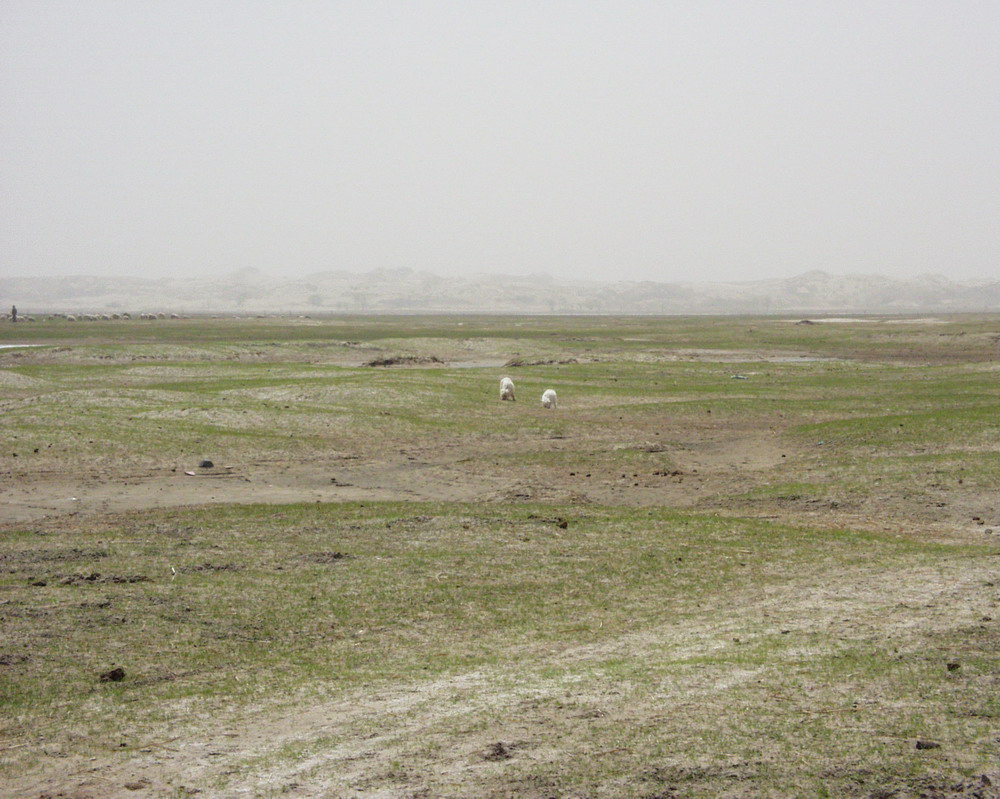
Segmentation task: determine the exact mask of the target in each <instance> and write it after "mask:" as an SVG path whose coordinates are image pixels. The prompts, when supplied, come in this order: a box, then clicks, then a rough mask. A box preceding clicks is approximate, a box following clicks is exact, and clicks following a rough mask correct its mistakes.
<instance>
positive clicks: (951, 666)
mask: <svg viewBox="0 0 1000 799" xmlns="http://www.w3.org/2000/svg"><path fill="white" fill-rule="evenodd" d="M960 668H962V664H960V663H949V664H948V671H958V670H959V669H960Z"/></svg>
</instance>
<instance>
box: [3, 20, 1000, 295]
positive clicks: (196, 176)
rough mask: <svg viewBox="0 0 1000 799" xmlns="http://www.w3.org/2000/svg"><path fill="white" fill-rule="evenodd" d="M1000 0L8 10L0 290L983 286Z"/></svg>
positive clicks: (997, 150) (987, 265) (999, 67)
mask: <svg viewBox="0 0 1000 799" xmlns="http://www.w3.org/2000/svg"><path fill="white" fill-rule="evenodd" d="M998 41H1000V3H997V2H957V3H956V2H950V3H949V2H919V1H917V2H903V1H902V0H900V1H899V2H861V1H860V0H843V1H841V2H794V1H792V0H789V1H787V2H755V1H753V0H751V1H750V2H702V1H700V0H698V1H696V0H691V1H690V2H688V1H686V0H685V1H682V2H639V1H638V0H636V1H635V2H628V1H627V0H626V1H622V0H618V1H617V2H555V1H552V2H545V1H542V2H520V1H519V0H518V1H515V2H493V3H486V2H482V3H480V2H469V1H468V0H456V1H455V2H440V1H426V2H420V1H418V2H382V1H380V0H365V1H364V2H361V0H358V1H357V2H301V1H295V2H287V3H273V2H264V1H263V0H262V1H261V2H256V1H251V0H247V1H246V2H212V1H211V0H209V1H207V2H194V1H192V0H180V1H176V0H174V1H172V2H169V3H167V2H155V1H154V2H141V3H132V2H125V1H118V2H95V1H94V0H81V1H80V2H52V1H51V0H4V2H3V3H2V4H0V150H2V161H0V164H2V165H0V185H2V189H0V216H2V222H0V276H7V277H10V276H30V275H44V276H49V275H69V274H95V275H135V276H139V275H142V276H167V275H172V276H210V275H215V274H219V275H221V274H225V273H229V272H233V271H235V270H239V269H243V268H247V267H252V268H256V269H260V270H262V271H263V272H265V273H268V274H270V275H274V276H282V275H287V276H299V275H305V274H309V273H311V272H319V271H324V270H330V269H338V270H339V269H345V270H350V271H368V270H371V269H376V268H381V267H386V268H400V267H409V268H412V269H418V270H428V271H432V272H436V273H438V274H443V275H463V274H472V273H479V272H507V273H517V274H525V273H535V272H543V273H549V274H551V275H553V276H556V277H559V278H564V279H566V278H588V279H599V280H609V279H624V280H657V281H676V280H711V281H716V280H750V279H759V278H765V277H787V276H790V275H794V274H797V273H800V272H804V271H807V270H811V269H823V270H826V271H830V272H835V273H856V272H872V273H878V274H884V275H887V276H897V277H906V276H914V275H918V274H921V273H925V272H933V273H942V274H946V275H948V276H950V277H952V278H956V279H966V278H996V277H998V276H1000V144H998V143H1000V47H997V42H998Z"/></svg>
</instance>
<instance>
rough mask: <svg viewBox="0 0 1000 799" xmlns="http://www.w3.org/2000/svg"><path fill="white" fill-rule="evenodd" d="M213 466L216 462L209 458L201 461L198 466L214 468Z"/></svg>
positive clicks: (200, 467)
mask: <svg viewBox="0 0 1000 799" xmlns="http://www.w3.org/2000/svg"><path fill="white" fill-rule="evenodd" d="M213 466H215V464H214V463H212V462H211V461H209V460H204V461H201V462H200V463H199V464H198V468H199V469H211V468H212V467H213Z"/></svg>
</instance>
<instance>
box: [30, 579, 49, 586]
mask: <svg viewBox="0 0 1000 799" xmlns="http://www.w3.org/2000/svg"><path fill="white" fill-rule="evenodd" d="M32 585H34V586H37V587H39V588H45V586H47V585H48V583H47V582H45V580H35V581H34V582H33V583H32Z"/></svg>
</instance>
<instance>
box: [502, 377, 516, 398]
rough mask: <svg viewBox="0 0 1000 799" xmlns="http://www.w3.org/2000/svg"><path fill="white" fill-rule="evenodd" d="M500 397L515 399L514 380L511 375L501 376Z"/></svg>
mask: <svg viewBox="0 0 1000 799" xmlns="http://www.w3.org/2000/svg"><path fill="white" fill-rule="evenodd" d="M500 399H501V400H512V401H513V400H515V399H516V397H515V396H514V381H513V380H511V379H510V378H509V377H501V378H500Z"/></svg>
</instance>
